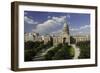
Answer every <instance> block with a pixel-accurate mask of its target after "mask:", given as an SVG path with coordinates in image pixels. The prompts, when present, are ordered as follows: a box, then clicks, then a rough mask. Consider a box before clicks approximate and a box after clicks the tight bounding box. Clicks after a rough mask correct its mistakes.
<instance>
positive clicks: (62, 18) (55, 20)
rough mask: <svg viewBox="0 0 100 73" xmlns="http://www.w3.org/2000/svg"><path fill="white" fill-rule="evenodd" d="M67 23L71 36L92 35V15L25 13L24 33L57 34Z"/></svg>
mask: <svg viewBox="0 0 100 73" xmlns="http://www.w3.org/2000/svg"><path fill="white" fill-rule="evenodd" d="M65 22H66V23H67V24H68V25H69V30H70V34H71V35H77V34H84V35H87V34H90V14H82V13H62V12H39V11H24V32H32V31H34V32H37V33H40V34H41V35H44V34H57V33H60V32H61V31H62V28H63V24H64V23H65Z"/></svg>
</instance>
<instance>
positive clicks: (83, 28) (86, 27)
mask: <svg viewBox="0 0 100 73" xmlns="http://www.w3.org/2000/svg"><path fill="white" fill-rule="evenodd" d="M89 28H90V25H84V26H80V27H79V28H70V30H71V31H80V30H85V29H89Z"/></svg>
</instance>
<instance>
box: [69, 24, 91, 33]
mask: <svg viewBox="0 0 100 73" xmlns="http://www.w3.org/2000/svg"><path fill="white" fill-rule="evenodd" d="M69 30H70V32H71V33H72V34H89V33H90V25H84V26H80V27H79V28H70V29H69Z"/></svg>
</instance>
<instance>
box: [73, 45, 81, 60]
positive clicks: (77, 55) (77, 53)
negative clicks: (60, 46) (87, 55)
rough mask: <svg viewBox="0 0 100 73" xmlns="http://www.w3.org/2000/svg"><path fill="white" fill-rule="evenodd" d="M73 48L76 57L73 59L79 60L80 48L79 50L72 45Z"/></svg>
mask: <svg viewBox="0 0 100 73" xmlns="http://www.w3.org/2000/svg"><path fill="white" fill-rule="evenodd" d="M72 47H73V48H74V50H75V55H74V57H73V59H78V57H79V55H80V48H78V47H77V46H76V45H75V44H72Z"/></svg>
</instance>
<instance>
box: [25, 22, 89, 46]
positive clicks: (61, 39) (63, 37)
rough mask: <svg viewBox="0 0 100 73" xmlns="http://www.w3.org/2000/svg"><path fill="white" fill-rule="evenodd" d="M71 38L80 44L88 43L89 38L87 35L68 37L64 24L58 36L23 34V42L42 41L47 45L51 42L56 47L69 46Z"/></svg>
mask: <svg viewBox="0 0 100 73" xmlns="http://www.w3.org/2000/svg"><path fill="white" fill-rule="evenodd" d="M71 37H72V38H73V39H74V40H75V43H77V42H80V41H90V36H89V35H74V36H72V35H70V33H69V26H68V24H67V23H66V22H65V23H64V24H63V28H62V32H61V33H60V34H59V35H40V34H39V33H36V32H34V31H33V32H31V33H24V41H25V42H27V41H33V42H36V41H40V42H41V41H43V42H44V44H46V43H48V42H49V41H51V40H52V41H53V45H57V44H60V43H68V44H69V45H70V44H71V41H72V40H71Z"/></svg>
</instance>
